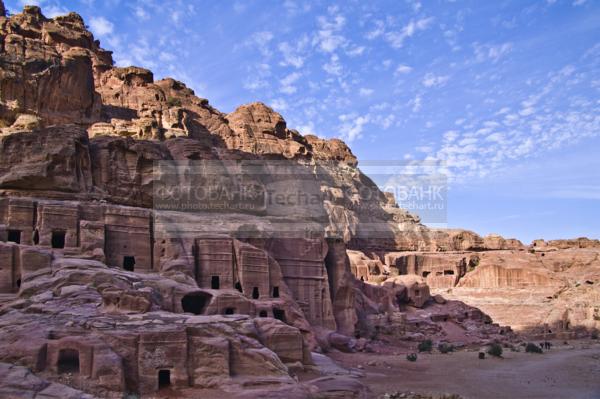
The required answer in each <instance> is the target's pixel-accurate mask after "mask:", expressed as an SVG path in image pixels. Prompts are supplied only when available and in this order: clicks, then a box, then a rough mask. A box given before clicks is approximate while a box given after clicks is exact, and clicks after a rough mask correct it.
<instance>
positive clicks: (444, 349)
mask: <svg viewBox="0 0 600 399" xmlns="http://www.w3.org/2000/svg"><path fill="white" fill-rule="evenodd" d="M438 350H439V351H440V353H450V352H454V345H451V344H446V343H443V342H442V343H440V344H439V345H438Z"/></svg>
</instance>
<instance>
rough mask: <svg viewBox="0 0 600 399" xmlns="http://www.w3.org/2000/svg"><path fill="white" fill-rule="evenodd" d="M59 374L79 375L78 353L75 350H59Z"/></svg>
mask: <svg viewBox="0 0 600 399" xmlns="http://www.w3.org/2000/svg"><path fill="white" fill-rule="evenodd" d="M57 366H58V367H57V368H58V372H59V374H62V373H79V351H78V350H77V349H61V350H60V352H58V364H57Z"/></svg>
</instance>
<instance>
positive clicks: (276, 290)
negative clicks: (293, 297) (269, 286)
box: [273, 286, 279, 298]
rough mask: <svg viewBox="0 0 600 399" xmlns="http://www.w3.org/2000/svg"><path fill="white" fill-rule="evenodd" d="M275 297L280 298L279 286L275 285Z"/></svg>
mask: <svg viewBox="0 0 600 399" xmlns="http://www.w3.org/2000/svg"><path fill="white" fill-rule="evenodd" d="M273 298H279V287H277V286H275V287H273Z"/></svg>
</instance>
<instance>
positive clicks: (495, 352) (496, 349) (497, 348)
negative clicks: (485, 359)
mask: <svg viewBox="0 0 600 399" xmlns="http://www.w3.org/2000/svg"><path fill="white" fill-rule="evenodd" d="M487 353H488V355H491V356H496V357H502V346H501V345H500V344H492V345H490V347H489V349H488V350H487Z"/></svg>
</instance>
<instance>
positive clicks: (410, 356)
mask: <svg viewBox="0 0 600 399" xmlns="http://www.w3.org/2000/svg"><path fill="white" fill-rule="evenodd" d="M406 360H408V361H409V362H416V361H417V354H416V353H409V354H408V355H406Z"/></svg>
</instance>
